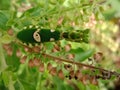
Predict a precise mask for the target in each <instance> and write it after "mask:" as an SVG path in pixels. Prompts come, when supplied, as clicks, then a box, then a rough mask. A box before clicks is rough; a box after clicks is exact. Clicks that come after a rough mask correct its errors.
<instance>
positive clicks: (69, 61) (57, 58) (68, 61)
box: [42, 53, 120, 77]
mask: <svg viewBox="0 0 120 90" xmlns="http://www.w3.org/2000/svg"><path fill="white" fill-rule="evenodd" d="M42 55H43V56H45V57H49V58H52V59H53V60H58V61H63V62H67V63H72V64H76V65H78V66H84V67H88V68H92V69H98V70H100V71H105V72H108V73H110V74H112V75H115V76H117V77H120V74H119V73H117V72H113V71H109V70H105V69H103V68H99V67H95V66H92V65H87V64H83V63H79V62H75V61H71V60H67V59H62V58H59V57H55V56H51V55H49V54H45V53H42Z"/></svg>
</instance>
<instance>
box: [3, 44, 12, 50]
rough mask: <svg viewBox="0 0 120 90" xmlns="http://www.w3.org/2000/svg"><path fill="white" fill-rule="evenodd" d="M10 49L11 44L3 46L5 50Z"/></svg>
mask: <svg viewBox="0 0 120 90" xmlns="http://www.w3.org/2000/svg"><path fill="white" fill-rule="evenodd" d="M10 47H11V46H10V44H3V48H4V49H5V50H8V49H9V48H10Z"/></svg>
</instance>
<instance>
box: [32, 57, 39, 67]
mask: <svg viewBox="0 0 120 90" xmlns="http://www.w3.org/2000/svg"><path fill="white" fill-rule="evenodd" d="M33 63H34V65H35V66H39V65H40V60H39V59H38V58H34V59H33Z"/></svg>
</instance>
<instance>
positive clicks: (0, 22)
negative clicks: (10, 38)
mask: <svg viewBox="0 0 120 90" xmlns="http://www.w3.org/2000/svg"><path fill="white" fill-rule="evenodd" d="M7 21H8V17H7V15H6V14H5V13H3V12H2V11H0V29H3V30H6V29H7V27H6V23H7Z"/></svg>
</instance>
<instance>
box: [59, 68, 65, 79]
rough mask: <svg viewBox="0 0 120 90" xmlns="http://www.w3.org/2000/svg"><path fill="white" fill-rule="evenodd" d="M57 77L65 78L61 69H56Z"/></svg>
mask: <svg viewBox="0 0 120 90" xmlns="http://www.w3.org/2000/svg"><path fill="white" fill-rule="evenodd" d="M58 77H59V78H61V79H64V78H65V77H64V73H63V71H62V70H61V69H60V70H59V71H58Z"/></svg>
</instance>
